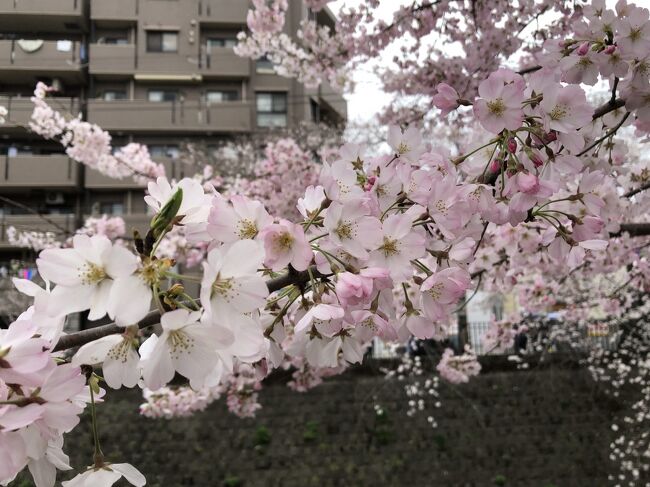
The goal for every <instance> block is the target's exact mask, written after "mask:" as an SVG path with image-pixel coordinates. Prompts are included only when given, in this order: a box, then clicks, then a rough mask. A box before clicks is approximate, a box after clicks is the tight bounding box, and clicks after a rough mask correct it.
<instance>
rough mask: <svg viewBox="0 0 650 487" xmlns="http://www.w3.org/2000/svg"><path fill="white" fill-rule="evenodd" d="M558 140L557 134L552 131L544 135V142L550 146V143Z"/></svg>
mask: <svg viewBox="0 0 650 487" xmlns="http://www.w3.org/2000/svg"><path fill="white" fill-rule="evenodd" d="M556 140H557V132H555V131H553V130H551V131H550V132H549V133H547V134H545V135H544V141H546V143H547V144H548V143H549V142H555V141H556Z"/></svg>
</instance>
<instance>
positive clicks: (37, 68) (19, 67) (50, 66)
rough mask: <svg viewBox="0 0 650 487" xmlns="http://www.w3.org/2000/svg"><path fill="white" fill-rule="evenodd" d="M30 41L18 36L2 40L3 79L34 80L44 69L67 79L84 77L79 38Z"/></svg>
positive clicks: (75, 79)
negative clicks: (16, 39)
mask: <svg viewBox="0 0 650 487" xmlns="http://www.w3.org/2000/svg"><path fill="white" fill-rule="evenodd" d="M26 42H28V43H29V44H22V42H21V41H14V40H0V76H2V78H3V82H5V83H12V82H14V83H30V84H31V83H33V82H34V80H35V78H36V76H40V75H42V74H43V73H44V72H46V73H47V75H48V76H51V77H59V78H61V79H62V80H63V81H72V82H81V81H82V74H81V67H80V66H81V60H80V58H79V49H80V44H79V42H76V41H69V43H68V41H26ZM21 44H22V47H21ZM34 84H35V83H34Z"/></svg>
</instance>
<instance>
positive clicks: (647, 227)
mask: <svg viewBox="0 0 650 487" xmlns="http://www.w3.org/2000/svg"><path fill="white" fill-rule="evenodd" d="M623 233H629V234H630V237H644V236H646V235H650V223H622V224H621V229H620V230H619V231H618V232H615V233H610V234H609V236H610V237H618V236H620V235H621V234H623Z"/></svg>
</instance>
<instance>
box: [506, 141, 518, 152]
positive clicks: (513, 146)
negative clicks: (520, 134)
mask: <svg viewBox="0 0 650 487" xmlns="http://www.w3.org/2000/svg"><path fill="white" fill-rule="evenodd" d="M508 152H510V153H511V154H514V153H515V152H517V141H516V140H515V139H514V137H510V138H509V139H508Z"/></svg>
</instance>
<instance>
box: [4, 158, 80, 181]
mask: <svg viewBox="0 0 650 487" xmlns="http://www.w3.org/2000/svg"><path fill="white" fill-rule="evenodd" d="M76 183H77V163H76V162H74V161H72V160H71V159H69V158H68V157H67V156H66V155H63V154H56V155H17V156H13V157H9V156H0V188H9V187H17V188H28V187H39V188H66V187H68V188H71V187H74V186H75V185H76Z"/></svg>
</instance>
